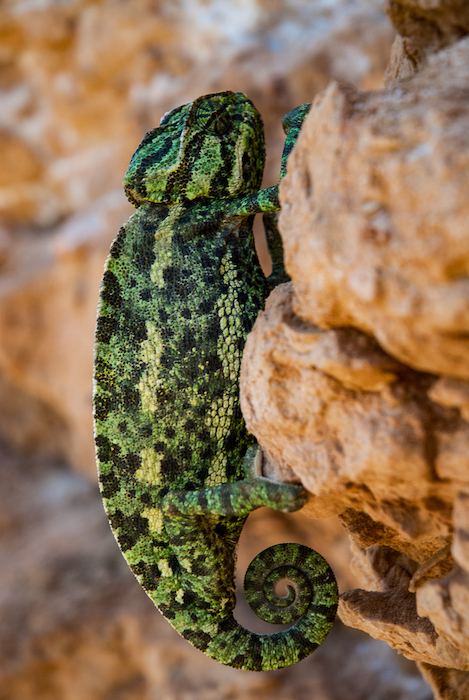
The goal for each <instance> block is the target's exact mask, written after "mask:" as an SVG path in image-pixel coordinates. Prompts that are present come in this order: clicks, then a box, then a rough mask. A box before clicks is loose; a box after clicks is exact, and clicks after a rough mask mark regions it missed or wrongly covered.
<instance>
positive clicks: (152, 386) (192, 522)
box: [94, 92, 337, 671]
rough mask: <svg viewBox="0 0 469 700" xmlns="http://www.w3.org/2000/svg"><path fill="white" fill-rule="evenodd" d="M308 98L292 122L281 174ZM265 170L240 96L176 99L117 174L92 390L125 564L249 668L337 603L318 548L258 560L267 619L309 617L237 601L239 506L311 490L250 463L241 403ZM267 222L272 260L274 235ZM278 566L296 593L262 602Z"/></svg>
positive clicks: (215, 650) (256, 289)
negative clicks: (272, 627) (290, 623)
mask: <svg viewBox="0 0 469 700" xmlns="http://www.w3.org/2000/svg"><path fill="white" fill-rule="evenodd" d="M308 108H309V106H302V107H301V108H298V110H299V111H298V110H294V111H293V112H292V113H290V116H289V117H288V118H287V121H286V122H285V123H284V126H285V130H286V131H288V136H287V141H286V146H285V152H284V158H283V164H282V168H283V170H282V173H283V172H284V166H285V161H286V157H287V155H288V152H289V150H290V149H291V146H292V144H293V143H294V140H295V138H296V136H297V134H298V131H299V128H300V126H301V121H302V120H303V118H304V116H305V114H306V112H307V110H308ZM263 167H264V137H263V127H262V121H261V117H260V115H259V113H258V112H257V110H256V109H255V107H254V106H253V104H252V103H251V102H250V101H249V100H248V98H247V97H246V96H244V95H242V94H239V93H231V92H224V93H218V94H214V95H207V96H204V97H201V98H199V99H197V100H195V101H194V102H193V103H191V104H188V105H184V106H182V107H179V108H178V109H175V110H173V111H172V112H169V113H168V114H166V115H165V116H164V117H163V119H162V121H161V124H160V126H159V127H157V128H156V129H153V131H151V132H149V133H148V134H147V135H146V136H145V138H144V139H143V141H142V143H141V144H140V146H139V147H138V149H137V151H136V153H135V154H134V156H133V158H132V160H131V163H130V165H129V169H128V171H127V173H126V176H125V180H124V185H125V189H126V193H127V195H128V197H129V199H130V200H131V201H132V202H133V203H134V204H135V206H137V211H136V212H135V213H134V215H133V216H132V217H131V218H130V219H129V221H128V222H127V224H126V225H125V226H124V227H123V228H122V229H121V230H120V231H119V234H118V236H117V238H116V239H115V241H114V242H113V244H112V247H111V251H110V254H109V257H108V260H107V262H106V266H105V272H104V277H103V284H102V288H101V301H100V306H99V311H98V322H97V329H96V356H95V395H94V415H95V434H96V451H97V460H98V466H99V476H100V483H101V490H102V495H103V499H104V503H105V507H106V511H107V513H108V516H109V520H110V522H111V526H112V529H113V531H114V534H115V536H116V538H117V540H118V542H119V545H120V548H121V550H122V552H123V554H124V556H125V558H126V560H127V562H128V563H129V565H130V567H131V568H132V571H133V572H134V573H135V575H136V576H137V578H138V580H139V581H140V583H141V584H142V586H143V587H144V588H145V590H146V592H147V593H148V595H149V596H150V597H151V598H152V600H153V601H154V603H155V605H157V606H158V608H159V609H160V610H161V612H162V613H163V614H164V615H165V617H166V618H167V619H168V620H169V621H170V622H171V624H172V625H173V626H174V627H175V628H176V629H177V630H178V632H179V633H180V634H182V635H183V636H184V637H185V638H186V639H188V640H189V641H190V642H191V643H192V644H193V645H194V646H196V647H197V648H198V649H201V650H202V651H204V652H205V653H206V654H208V655H209V656H211V657H212V658H215V659H217V660H218V661H221V662H222V663H225V664H228V665H230V666H235V667H237V668H242V669H246V670H255V671H260V670H268V669H273V668H280V667H282V666H287V665H289V664H292V663H295V662H296V661H299V660H300V659H302V658H304V657H305V656H307V655H308V654H309V653H311V652H312V651H314V649H315V648H316V647H317V645H318V644H320V643H321V641H322V640H323V639H324V637H325V636H326V634H327V632H328V630H329V628H330V625H331V624H332V621H333V618H334V615H335V610H336V607H337V586H336V584H335V580H334V576H333V574H332V571H331V570H330V568H329V567H328V566H327V564H326V563H325V562H324V560H322V558H321V557H319V555H317V554H316V553H315V552H312V550H308V549H307V548H304V547H303V548H299V546H298V545H282V552H280V550H278V549H275V548H274V549H273V550H266V551H267V554H266V553H263V554H262V555H260V558H256V559H255V560H254V562H253V564H252V565H251V567H252V568H251V570H250V571H251V574H249V575H248V582H249V583H248V589H249V600H250V602H251V604H252V605H253V606H254V607H256V606H257V607H258V608H259V613H260V615H261V616H262V617H263V618H264V619H268V620H273V621H277V620H278V619H280V618H279V613H278V608H280V609H281V610H282V609H283V612H284V613H286V614H287V617H286V618H285V617H282V618H281V619H282V620H284V619H288V620H290V619H292V620H293V619H296V618H297V617H301V619H300V620H299V621H298V622H297V623H296V624H295V626H294V627H293V628H292V629H290V630H287V631H286V632H281V633H278V634H274V635H257V634H253V633H251V632H249V631H247V630H245V629H243V628H242V627H241V626H240V625H239V624H238V623H237V622H236V621H235V620H234V618H233V615H232V610H233V608H234V605H235V597H234V587H233V575H234V562H235V548H236V545H237V542H238V539H239V535H240V532H241V529H242V527H243V523H244V521H245V519H246V517H247V516H248V514H249V513H250V512H251V511H252V510H254V509H255V508H258V507H259V506H262V505H266V506H270V507H272V508H276V509H278V510H283V511H293V510H297V509H298V508H300V507H301V506H302V505H303V504H304V503H305V500H306V492H305V491H304V490H303V489H302V488H301V487H300V486H295V485H291V484H278V483H274V482H272V481H269V480H267V479H264V478H261V477H259V476H256V473H255V465H256V454H257V448H256V447H255V446H253V445H254V443H255V440H254V438H253V437H252V436H251V435H249V434H248V433H247V431H246V428H245V425H244V421H243V418H242V415H241V411H240V406H239V395H238V394H239V386H238V381H239V370H240V363H241V355H242V352H243V346H244V342H245V337H246V334H247V333H248V332H249V330H250V329H251V327H252V325H253V323H254V321H255V318H256V316H257V313H258V311H259V310H260V309H262V308H263V305H264V300H265V298H266V296H267V294H268V291H269V282H268V281H267V280H266V279H265V278H264V276H263V274H262V271H261V269H260V266H259V263H258V260H257V256H256V253H255V249H254V242H253V236H252V220H253V215H254V214H255V213H257V212H270V213H274V212H275V211H278V209H279V203H278V188H276V187H273V188H270V189H268V190H261V191H259V186H260V181H261V178H262V171H263ZM269 221H270V224H271V230H270V238H271V240H272V241H273V242H274V244H275V245H273V246H272V247H273V252H274V257H275V258H276V259H275V260H274V263H275V266H276V267H275V269H276V270H277V272H279V271H280V267H281V256H282V253H281V245H279V244H278V241H279V236H278V231H277V229H276V224H275V220H274V218H272V217H271V219H270V220H269ZM272 280H273V282H272ZM272 280H271V284H272V283H275V281H278V280H275V275H274V277H273V278H272ZM269 552H270V554H269ZM280 554H283V556H282V557H280ZM266 562H267V563H266ZM279 564H280V570H279V573H277V574H271V573H269V572H270V570H271V569H275V568H276V567H277V566H278V565H279ZM266 566H267V569H269V571H268V572H267V574H265V575H264V572H265V569H266ZM285 566H287V568H285ZM259 567H260V568H259ZM282 567H283V568H282ZM298 569H301V570H302V571H303V573H302V574H301V573H298V572H297V570H298ZM252 572H254V578H253V575H252ZM295 572H296V573H295ZM285 575H287V577H288V578H290V579H291V580H292V581H293V582H294V584H295V587H296V588H297V589H298V594H294V593H292V591H293V589H291V590H290V597H291V598H292V599H293V598H295V599H296V600H295V602H294V603H293V607H292V606H291V605H290V603H291V601H290V598H288V599H287V600H285V599H278V598H276V601H277V605H275V600H274V598H275V596H272V594H267V599H264V598H259V596H258V593H259V595H260V592H261V591H262V589H263V587H264V585H263V583H262V581H263V580H264V578H265V579H266V585H267V584H270V585H273V586H274V587H275V583H276V582H277V581H278V580H279V579H280V578H282V577H284V576H285ZM256 577H258V578H259V586H258V590H257V591H256V586H257V584H256ZM305 586H306V590H303V589H304V587H305ZM268 601H270V602H268ZM285 602H287V605H286V606H285ZM292 610H293V611H294V616H293V617H291V614H290V613H291V611H292Z"/></svg>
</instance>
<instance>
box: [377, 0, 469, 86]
mask: <svg viewBox="0 0 469 700" xmlns="http://www.w3.org/2000/svg"><path fill="white" fill-rule="evenodd" d="M385 9H386V12H387V15H388V17H389V19H390V20H391V22H392V23H393V25H394V26H395V28H396V29H397V31H398V32H399V34H398V36H397V37H396V38H395V40H394V44H393V48H392V54H391V59H390V61H389V65H388V68H387V71H386V78H385V79H386V82H387V83H391V82H393V81H394V80H402V79H404V78H409V77H410V76H411V75H413V74H414V73H416V72H417V71H418V70H420V69H421V68H422V66H423V65H424V64H425V62H426V59H427V58H428V57H429V56H431V55H432V54H433V53H436V52H438V51H440V50H441V49H443V48H445V47H447V46H449V45H450V44H453V43H455V42H456V41H459V40H460V39H462V38H463V37H464V36H465V35H466V34H468V33H469V8H468V6H467V3H466V2H465V0H430V2H428V0H386V3H385Z"/></svg>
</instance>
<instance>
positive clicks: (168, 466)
mask: <svg viewBox="0 0 469 700" xmlns="http://www.w3.org/2000/svg"><path fill="white" fill-rule="evenodd" d="M179 471H180V464H179V462H178V461H177V460H175V459H174V457H171V455H169V454H167V455H166V456H165V457H164V458H163V460H162V462H161V473H162V474H163V475H164V476H166V477H168V478H169V479H171V478H173V479H174V478H175V477H176V476H177V475H178V472H179Z"/></svg>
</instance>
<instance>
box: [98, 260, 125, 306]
mask: <svg viewBox="0 0 469 700" xmlns="http://www.w3.org/2000/svg"><path fill="white" fill-rule="evenodd" d="M101 299H102V300H103V301H105V302H106V303H107V304H109V305H110V306H114V308H116V309H118V308H119V307H120V306H121V305H122V292H121V286H120V284H119V280H118V279H117V277H116V276H115V274H114V273H113V272H111V270H106V271H105V273H104V276H103V286H102V289H101Z"/></svg>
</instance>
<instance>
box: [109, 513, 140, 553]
mask: <svg viewBox="0 0 469 700" xmlns="http://www.w3.org/2000/svg"><path fill="white" fill-rule="evenodd" d="M109 520H110V521H111V525H112V528H113V530H114V531H116V530H117V529H118V532H117V539H118V542H119V544H120V546H121V549H122V550H123V551H124V552H125V551H127V550H128V549H131V548H132V547H133V546H134V545H135V544H136V543H137V542H138V540H139V539H140V537H141V536H142V535H143V534H146V533H147V531H148V520H147V519H146V518H142V517H141V516H140V515H139V514H138V513H134V514H133V515H128V516H125V515H124V514H123V513H122V511H120V510H117V511H116V512H115V513H113V514H110V515H109Z"/></svg>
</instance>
